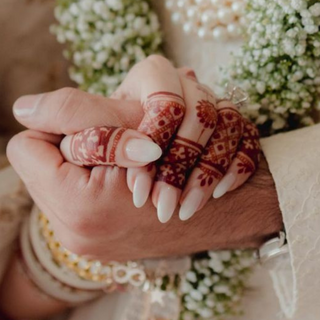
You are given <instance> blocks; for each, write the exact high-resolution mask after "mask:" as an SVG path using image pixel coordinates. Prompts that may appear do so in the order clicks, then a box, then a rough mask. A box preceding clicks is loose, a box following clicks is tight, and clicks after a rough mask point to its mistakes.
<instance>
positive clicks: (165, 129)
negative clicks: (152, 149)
mask: <svg viewBox="0 0 320 320" xmlns="http://www.w3.org/2000/svg"><path fill="white" fill-rule="evenodd" d="M143 109H144V112H145V116H144V118H143V120H142V122H141V125H140V126H139V128H138V130H139V131H140V132H142V133H144V134H146V135H148V136H149V137H150V138H151V139H153V141H154V142H155V143H157V144H158V145H159V146H160V148H161V149H162V150H165V149H166V148H167V146H168V145H169V143H170V140H171V138H172V137H173V136H174V134H175V132H176V130H177V129H178V127H179V126H180V124H181V122H182V119H183V117H184V113H185V103H184V100H183V98H182V97H181V96H179V95H177V94H175V93H172V92H165V91H164V92H155V93H153V94H151V95H149V96H148V98H147V100H146V102H145V103H144V105H143Z"/></svg>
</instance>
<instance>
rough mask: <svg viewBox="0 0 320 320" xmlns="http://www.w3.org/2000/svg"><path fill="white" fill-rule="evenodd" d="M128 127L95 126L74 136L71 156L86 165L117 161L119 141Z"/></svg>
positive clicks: (111, 163)
mask: <svg viewBox="0 0 320 320" xmlns="http://www.w3.org/2000/svg"><path fill="white" fill-rule="evenodd" d="M125 131H126V129H123V128H113V127H93V128H89V129H85V130H83V131H81V132H79V133H77V134H75V135H74V136H73V137H72V140H71V147H70V151H71V156H72V158H73V160H74V161H77V162H81V163H82V164H83V165H86V166H95V165H102V164H109V165H113V164H115V163H116V150H117V146H118V143H119V141H120V139H121V137H122V135H123V133H124V132H125Z"/></svg>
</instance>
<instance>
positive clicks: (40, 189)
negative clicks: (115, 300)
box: [8, 57, 280, 260]
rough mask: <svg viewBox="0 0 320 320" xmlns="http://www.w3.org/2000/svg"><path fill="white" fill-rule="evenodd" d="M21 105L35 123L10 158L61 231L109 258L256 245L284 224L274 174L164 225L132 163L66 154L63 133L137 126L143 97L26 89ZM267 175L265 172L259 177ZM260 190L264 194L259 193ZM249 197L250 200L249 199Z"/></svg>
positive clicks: (79, 246) (75, 244) (73, 243)
mask: <svg viewBox="0 0 320 320" xmlns="http://www.w3.org/2000/svg"><path fill="white" fill-rule="evenodd" d="M149 62H150V64H151V65H153V66H156V65H161V64H162V63H165V64H168V62H167V61H166V60H164V59H163V58H158V57H152V59H149ZM157 70H158V69H157ZM117 98H119V96H118V97H117ZM14 113H15V115H16V118H17V120H18V121H19V122H20V123H22V124H23V125H25V126H26V127H28V128H29V129H31V130H27V131H24V132H22V133H20V134H18V135H16V136H15V137H14V138H13V139H12V140H11V141H10V143H9V145H8V157H9V160H10V162H11V163H12V165H13V167H14V168H15V170H16V171H17V172H18V174H19V175H20V177H21V178H22V180H23V181H24V182H25V184H26V186H27V188H28V190H29V192H30V194H31V196H32V197H33V199H34V201H35V202H36V204H37V205H38V206H39V207H40V209H41V210H42V211H43V212H44V213H45V214H46V215H47V216H48V218H49V219H50V222H51V224H52V226H53V229H54V230H55V233H56V235H57V238H58V239H59V240H60V241H61V242H62V244H63V245H64V246H65V247H66V248H68V249H69V250H71V251H73V252H75V253H79V254H86V255H90V256H92V257H95V258H97V259H101V260H109V259H115V260H121V259H122V260H126V259H135V258H144V257H153V256H164V255H169V254H182V253H190V252H196V251H200V250H206V249H210V248H222V247H223V248H228V247H235V246H246V245H250V244H251V245H254V244H256V243H257V239H261V238H263V237H264V236H266V235H269V234H270V233H272V232H274V230H278V226H279V223H277V222H278V220H277V217H278V215H279V217H280V214H279V209H278V207H277V201H276V194H275V191H274V189H273V184H272V179H269V178H268V179H269V180H270V181H268V182H264V183H263V188H261V185H260V184H259V183H258V184H254V183H250V184H248V186H247V187H246V188H242V189H241V191H240V192H235V193H232V195H231V197H229V196H226V198H223V199H222V200H215V201H211V202H210V203H209V205H207V206H206V207H204V208H203V209H201V210H200V212H199V214H198V217H199V220H198V221H197V223H196V224H195V223H193V220H191V223H182V222H181V221H179V220H177V218H176V217H174V218H173V221H172V223H170V224H168V225H161V224H159V223H157V221H156V220H157V219H156V215H155V209H154V206H153V205H152V203H151V202H150V201H148V202H147V203H146V205H145V206H144V207H143V208H141V209H139V210H138V209H137V208H135V207H134V206H133V205H132V202H131V201H130V198H131V196H130V191H129V190H128V188H127V187H126V171H125V170H124V169H120V168H118V167H111V166H96V167H93V168H92V169H90V170H89V169H88V168H86V167H79V166H77V165H74V164H72V163H68V162H65V161H64V158H63V156H62V155H61V152H60V149H59V146H60V142H61V140H62V138H63V136H62V135H73V134H76V133H78V132H81V131H82V130H84V129H86V128H90V127H102V126H106V127H111V126H115V127H124V128H131V129H136V128H138V127H139V125H140V123H141V121H142V119H143V118H144V116H145V114H144V112H143V110H142V108H141V104H140V103H139V102H138V101H127V100H121V101H119V100H115V99H107V98H103V97H99V96H93V95H90V94H87V93H84V92H81V91H78V90H75V89H62V90H59V91H56V92H53V93H48V94H44V95H41V96H40V97H39V96H30V97H23V98H21V99H19V100H18V101H17V102H16V104H15V106H14ZM259 177H261V174H260V175H258V176H257V178H256V179H255V180H257V179H259ZM268 177H270V175H268ZM259 192H260V194H259ZM255 193H257V197H253V194H255ZM258 194H259V195H258ZM249 200H250V201H249ZM243 201H245V202H246V205H245V206H243V207H242V206H241V203H242V202H243ZM261 201H263V202H264V203H265V206H264V209H263V210H260V209H261V208H260V209H259V210H260V211H259V213H261V214H263V216H264V219H265V220H261V217H260V216H259V214H257V207H258V206H257V204H258V203H261ZM264 210H265V211H264ZM230 212H233V214H232V216H231V215H230V214H229V213H230ZM275 216H276V217H275ZM249 220H250V221H251V224H250V226H248V228H247V227H246V224H247V221H249ZM279 220H280V219H279ZM262 221H263V223H262ZM235 230H237V232H235ZM182 234H183V237H181V235H182ZM182 239H183V240H182ZM195 239H198V240H199V241H195ZM173 243H174V244H175V245H174V246H173V245H172V244H173Z"/></svg>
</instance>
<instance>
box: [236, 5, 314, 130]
mask: <svg viewBox="0 0 320 320" xmlns="http://www.w3.org/2000/svg"><path fill="white" fill-rule="evenodd" d="M247 20H248V29H247V36H248V37H247V40H246V42H245V44H244V46H243V48H242V50H241V53H240V54H239V55H237V56H236V57H235V59H234V63H233V64H232V66H231V69H230V70H231V72H230V76H231V77H232V78H233V79H234V81H235V82H236V83H237V84H238V85H239V86H241V87H242V88H243V89H244V90H246V91H247V92H248V94H249V96H250V103H248V105H247V106H246V108H245V109H244V113H245V114H246V115H247V116H248V117H249V118H250V119H252V120H253V121H255V123H256V124H258V125H259V126H260V128H261V129H262V132H263V134H270V133H274V132H277V131H281V130H288V129H293V128H296V127H299V126H302V125H309V124H312V123H313V120H312V118H311V115H312V112H314V111H315V110H316V109H318V110H319V109H320V103H319V97H320V3H318V2H317V1H313V0H249V2H248V7H247Z"/></svg>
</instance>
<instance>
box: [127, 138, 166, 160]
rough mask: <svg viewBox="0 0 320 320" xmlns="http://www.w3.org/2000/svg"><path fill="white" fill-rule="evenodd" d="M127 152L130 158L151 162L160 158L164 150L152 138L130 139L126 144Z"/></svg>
mask: <svg viewBox="0 0 320 320" xmlns="http://www.w3.org/2000/svg"><path fill="white" fill-rule="evenodd" d="M125 154H126V156H127V158H128V159H129V160H132V161H136V162H146V163H149V162H153V161H156V160H158V159H159V158H160V157H161V155H162V150H161V148H160V147H159V146H158V145H157V144H156V143H154V142H152V141H150V140H144V139H130V140H128V141H127V143H126V145H125Z"/></svg>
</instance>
